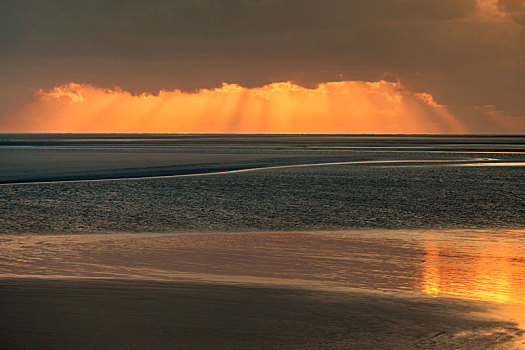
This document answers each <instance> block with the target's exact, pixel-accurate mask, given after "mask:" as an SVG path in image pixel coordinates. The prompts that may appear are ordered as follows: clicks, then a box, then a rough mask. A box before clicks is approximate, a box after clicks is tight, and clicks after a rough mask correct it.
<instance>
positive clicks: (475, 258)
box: [418, 238, 525, 304]
mask: <svg viewBox="0 0 525 350" xmlns="http://www.w3.org/2000/svg"><path fill="white" fill-rule="evenodd" d="M424 248H425V258H424V262H423V267H422V278H421V284H420V285H419V286H418V289H419V290H421V291H422V292H424V293H426V294H429V295H435V296H438V295H442V296H451V297H461V298H466V299H474V300H484V301H491V302H498V303H511V304H514V303H518V304H522V303H525V252H524V248H523V242H519V241H518V242H516V241H505V240H503V241H500V240H489V239H488V240H486V241H483V240H476V241H467V240H465V241H462V240H453V241H447V240H437V239H435V238H429V239H428V240H427V241H426V242H425V243H424Z"/></svg>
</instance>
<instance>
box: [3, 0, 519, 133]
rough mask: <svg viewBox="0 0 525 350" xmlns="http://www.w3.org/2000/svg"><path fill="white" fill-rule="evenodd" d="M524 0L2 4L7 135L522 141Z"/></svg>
mask: <svg viewBox="0 0 525 350" xmlns="http://www.w3.org/2000/svg"><path fill="white" fill-rule="evenodd" d="M524 62H525V0H361V1H357V0H228V1H219V0H178V1H173V0H171V1H168V0H155V1H152V0H150V1H146V0H122V1H118V2H117V1H102V0H92V1H71V0H47V1H36V0H16V1H10V0H0V84H1V86H2V88H1V90H0V132H226V133H461V134H464V133H525V98H523V96H524V95H525V64H524Z"/></svg>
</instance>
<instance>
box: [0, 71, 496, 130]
mask: <svg viewBox="0 0 525 350" xmlns="http://www.w3.org/2000/svg"><path fill="white" fill-rule="evenodd" d="M492 118H497V116H492ZM8 121H9V124H7V125H3V126H2V128H3V129H4V131H7V132H83V133H88V132H123V133H128V132H129V133H136V132H145V133H377V134H381V133H411V134H412V133H431V134H432V133H468V132H470V128H469V126H468V125H465V123H463V122H461V121H460V120H459V119H458V118H457V117H456V116H455V115H453V114H452V113H451V112H450V111H449V110H448V109H447V108H446V107H445V106H442V105H439V104H437V103H436V102H435V101H434V99H433V97H432V96H431V95H430V94H428V93H414V92H411V91H409V90H408V89H406V88H405V87H404V86H403V85H402V84H400V83H398V82H386V81H378V82H362V81H343V82H330V83H323V84H320V85H319V86H317V87H316V88H314V89H308V88H304V87H302V86H299V85H296V84H293V83H290V82H284V83H273V84H269V85H266V86H263V87H258V88H245V87H241V86H239V85H235V84H223V86H222V87H220V88H216V89H202V90H199V91H196V92H193V93H186V92H182V91H179V90H174V91H160V92H159V93H158V94H157V95H150V94H142V95H133V94H131V93H128V92H126V91H122V90H120V89H111V90H108V89H102V88H97V87H94V86H91V85H88V84H76V83H69V84H66V85H62V86H58V87H55V88H54V89H51V90H49V91H42V90H41V91H39V92H38V93H37V94H36V95H35V99H34V101H32V102H31V103H30V104H29V105H27V106H25V107H23V108H22V109H20V110H19V111H17V112H16V113H15V115H12V116H10V118H8ZM4 124H5V123H4Z"/></svg>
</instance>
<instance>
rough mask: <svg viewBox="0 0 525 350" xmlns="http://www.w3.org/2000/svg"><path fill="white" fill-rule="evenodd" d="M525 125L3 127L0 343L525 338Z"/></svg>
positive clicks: (478, 342)
mask: <svg viewBox="0 0 525 350" xmlns="http://www.w3.org/2000/svg"><path fill="white" fill-rule="evenodd" d="M524 165H525V139H524V138H523V137H518V136H509V137H497V136H471V137H468V136H439V135H437V136H345V135H333V136H308V135H290V136H275V135H261V136H248V135H34V134H33V135H0V169H1V170H0V223H1V225H0V251H1V253H0V296H1V298H0V300H1V301H0V312H1V313H2V315H3V317H2V320H1V321H0V322H2V324H1V326H0V347H1V348H5V349H61V348H63V349H66V348H78V349H82V348H84V349H93V348H104V349H143V348H159V349H160V348H166V349H167V348H188V349H200V348H224V349H243V348H261V349H262V348H281V349H308V348H310V349H318V348H327V349H337V348H340V349H363V348H368V349H450V348H456V349H480V348H487V349H520V348H523V347H524V346H525V345H524V343H523V341H524V338H523V330H522V329H523V327H524V326H525V307H524V305H525V289H524V287H523V286H525V272H524V271H525V250H524V247H525V244H524V243H525V242H524V240H525V225H524V223H525V172H524V171H523V169H524V168H523V166H524Z"/></svg>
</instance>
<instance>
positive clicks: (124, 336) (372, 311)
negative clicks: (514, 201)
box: [0, 279, 522, 349]
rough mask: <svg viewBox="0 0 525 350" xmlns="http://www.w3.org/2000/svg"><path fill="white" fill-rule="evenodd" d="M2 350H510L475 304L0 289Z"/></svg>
mask: <svg viewBox="0 0 525 350" xmlns="http://www.w3.org/2000/svg"><path fill="white" fill-rule="evenodd" d="M0 296H1V300H2V302H1V303H2V314H3V317H2V318H1V320H0V323H1V327H0V335H1V336H0V346H1V347H2V349H68V348H75V349H98V348H100V349H145V348H150V349H173V348H178V349H203V348H206V349H320V348H326V349H426V348H428V349H430V348H431V349H452V348H461V349H481V348H484V349H518V345H516V344H515V343H514V342H515V340H516V339H518V338H519V336H520V334H521V333H522V331H521V330H519V329H517V327H516V325H515V324H513V323H510V322H504V321H501V320H499V321H498V320H491V319H490V317H488V318H483V317H480V316H478V317H476V316H470V314H472V313H475V312H476V311H480V310H483V308H482V307H481V306H480V305H477V304H476V303H468V302H464V301H463V302H462V301H457V300H451V299H431V298H402V297H392V296H390V295H387V294H374V293H359V292H354V293H350V292H345V293H341V292H339V293H338V292H322V291H312V290H307V289H285V288H265V287H240V286H228V285H218V284H203V283H197V284H190V283H159V282H133V281H115V280H111V281H100V280H98V281H94V280H89V281H84V280H81V281H79V280H48V279H44V280H20V279H17V280H7V281H5V280H4V281H2V284H1V286H0Z"/></svg>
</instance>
